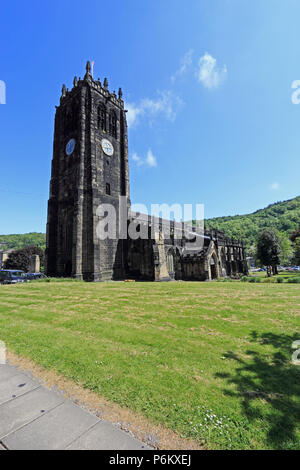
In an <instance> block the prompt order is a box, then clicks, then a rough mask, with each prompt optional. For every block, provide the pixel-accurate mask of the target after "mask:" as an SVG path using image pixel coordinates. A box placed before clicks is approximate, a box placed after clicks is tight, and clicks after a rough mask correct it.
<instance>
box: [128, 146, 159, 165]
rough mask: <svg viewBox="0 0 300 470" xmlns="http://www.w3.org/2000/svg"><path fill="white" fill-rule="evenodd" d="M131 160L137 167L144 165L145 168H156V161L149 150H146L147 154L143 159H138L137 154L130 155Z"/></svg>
mask: <svg viewBox="0 0 300 470" xmlns="http://www.w3.org/2000/svg"><path fill="white" fill-rule="evenodd" d="M132 160H133V161H134V162H136V164H137V165H138V166H141V165H146V166H149V167H151V168H154V167H156V166H157V160H156V157H155V156H154V155H153V152H152V150H151V149H149V150H148V152H147V156H146V157H145V158H143V157H140V156H139V155H138V154H137V153H134V154H133V155H132Z"/></svg>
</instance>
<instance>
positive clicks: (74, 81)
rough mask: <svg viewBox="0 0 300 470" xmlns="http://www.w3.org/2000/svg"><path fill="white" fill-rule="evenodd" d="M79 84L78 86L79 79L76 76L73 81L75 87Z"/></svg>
mask: <svg viewBox="0 0 300 470" xmlns="http://www.w3.org/2000/svg"><path fill="white" fill-rule="evenodd" d="M77 84H78V80H77V77H76V75H75V77H74V80H73V85H74V86H77Z"/></svg>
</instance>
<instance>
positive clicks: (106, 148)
mask: <svg viewBox="0 0 300 470" xmlns="http://www.w3.org/2000/svg"><path fill="white" fill-rule="evenodd" d="M101 147H102V150H103V152H104V153H105V154H106V155H108V156H110V157H111V156H112V155H113V154H114V148H113V146H112V144H111V143H110V141H109V140H107V139H102V141H101Z"/></svg>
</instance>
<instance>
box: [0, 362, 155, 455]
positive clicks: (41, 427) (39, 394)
mask: <svg viewBox="0 0 300 470" xmlns="http://www.w3.org/2000/svg"><path fill="white" fill-rule="evenodd" d="M65 448H68V449H81V450H84V449H86V450H88V449H90V450H94V449H95V450H138V449H150V447H148V446H147V445H145V444H143V443H142V442H141V441H138V440H137V439H135V438H134V437H133V436H131V435H130V434H128V433H125V432H124V431H121V430H120V429H119V428H117V427H116V426H114V425H113V424H112V423H109V422H108V421H103V420H99V418H98V417H97V416H95V415H93V414H92V413H90V412H88V411H86V410H85V409H83V408H81V407H79V406H77V405H75V404H74V403H73V402H72V401H71V400H68V399H66V398H64V397H63V395H62V394H60V393H58V392H57V391H55V390H49V389H48V388H46V387H45V386H43V385H41V384H40V383H39V381H38V380H36V379H35V378H34V377H33V376H32V375H31V374H29V373H27V372H26V373H25V372H24V373H23V372H21V371H19V370H18V369H17V368H15V367H12V366H10V365H9V364H6V365H0V450H6V449H14V450H40V449H41V450H47V449H52V450H54V449H65Z"/></svg>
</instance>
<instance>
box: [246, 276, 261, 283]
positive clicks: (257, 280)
mask: <svg viewBox="0 0 300 470" xmlns="http://www.w3.org/2000/svg"><path fill="white" fill-rule="evenodd" d="M249 282H261V278H260V277H250V278H249Z"/></svg>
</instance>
